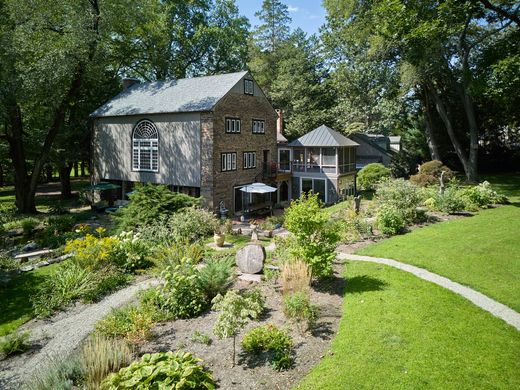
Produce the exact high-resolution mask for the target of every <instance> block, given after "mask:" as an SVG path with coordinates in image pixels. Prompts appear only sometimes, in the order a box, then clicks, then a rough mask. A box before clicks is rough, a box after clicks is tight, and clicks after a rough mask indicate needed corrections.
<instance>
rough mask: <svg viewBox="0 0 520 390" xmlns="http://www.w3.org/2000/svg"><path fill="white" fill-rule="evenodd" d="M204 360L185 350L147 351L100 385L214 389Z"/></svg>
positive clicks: (111, 388)
mask: <svg viewBox="0 0 520 390" xmlns="http://www.w3.org/2000/svg"><path fill="white" fill-rule="evenodd" d="M201 362H202V360H201V359H197V358H195V357H194V356H193V355H192V354H190V353H188V352H183V351H177V352H171V351H170V352H158V353H154V354H145V355H143V356H142V357H141V359H140V360H138V361H135V362H133V363H132V364H130V366H128V367H125V368H122V369H121V370H119V372H118V373H115V374H111V375H110V376H109V377H107V378H106V379H105V380H104V381H103V383H102V384H101V388H102V389H105V390H116V389H118V390H119V389H136V390H139V389H143V390H144V389H176V390H185V389H214V388H215V381H214V380H213V376H212V375H211V372H209V371H208V370H207V369H206V368H205V367H204V366H202V365H201V364H200V363H201Z"/></svg>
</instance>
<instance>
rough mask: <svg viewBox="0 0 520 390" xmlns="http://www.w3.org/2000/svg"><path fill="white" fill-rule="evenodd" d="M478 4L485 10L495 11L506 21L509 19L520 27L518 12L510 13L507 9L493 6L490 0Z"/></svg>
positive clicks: (481, 0) (482, 0)
mask: <svg viewBox="0 0 520 390" xmlns="http://www.w3.org/2000/svg"><path fill="white" fill-rule="evenodd" d="M478 2H479V3H480V4H482V5H483V6H484V8H486V9H489V10H491V11H494V12H496V13H497V14H498V15H500V16H502V17H504V18H506V19H509V20H510V21H512V22H515V23H516V25H517V26H520V17H519V16H518V15H517V14H516V12H515V13H511V12H508V11H506V10H505V9H502V8H500V7H499V6H496V5H494V4H492V3H491V2H490V1H489V0H478Z"/></svg>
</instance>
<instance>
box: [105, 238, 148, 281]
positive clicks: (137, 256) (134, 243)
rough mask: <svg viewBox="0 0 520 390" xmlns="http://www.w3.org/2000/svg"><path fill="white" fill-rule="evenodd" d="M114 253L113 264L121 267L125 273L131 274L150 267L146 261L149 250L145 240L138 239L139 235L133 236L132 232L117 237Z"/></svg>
mask: <svg viewBox="0 0 520 390" xmlns="http://www.w3.org/2000/svg"><path fill="white" fill-rule="evenodd" d="M114 251H115V253H114V262H115V263H116V264H118V265H120V266H122V267H123V268H124V269H125V270H126V271H130V272H133V271H135V270H137V269H144V268H147V267H149V266H150V265H151V263H150V261H149V260H148V255H149V253H150V248H149V247H148V245H147V244H146V242H145V240H142V239H141V238H140V236H139V233H136V234H134V233H133V232H132V231H129V232H124V231H123V232H121V233H120V234H119V235H118V236H117V243H116V245H115V249H114Z"/></svg>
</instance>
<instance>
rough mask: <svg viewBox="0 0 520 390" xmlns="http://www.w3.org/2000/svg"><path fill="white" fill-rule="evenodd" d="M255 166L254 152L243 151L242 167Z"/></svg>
mask: <svg viewBox="0 0 520 390" xmlns="http://www.w3.org/2000/svg"><path fill="white" fill-rule="evenodd" d="M253 168H256V152H244V169H253Z"/></svg>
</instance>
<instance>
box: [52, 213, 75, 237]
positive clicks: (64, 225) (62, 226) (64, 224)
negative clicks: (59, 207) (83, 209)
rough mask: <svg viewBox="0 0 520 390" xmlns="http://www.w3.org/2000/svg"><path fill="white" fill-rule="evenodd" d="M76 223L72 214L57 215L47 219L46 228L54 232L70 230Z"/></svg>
mask: <svg viewBox="0 0 520 390" xmlns="http://www.w3.org/2000/svg"><path fill="white" fill-rule="evenodd" d="M75 223H76V219H75V218H74V216H72V215H58V216H52V217H49V218H48V219H47V225H48V229H50V230H52V231H53V232H54V233H55V234H60V233H64V232H70V231H71V230H72V228H73V227H74V224H75Z"/></svg>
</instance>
